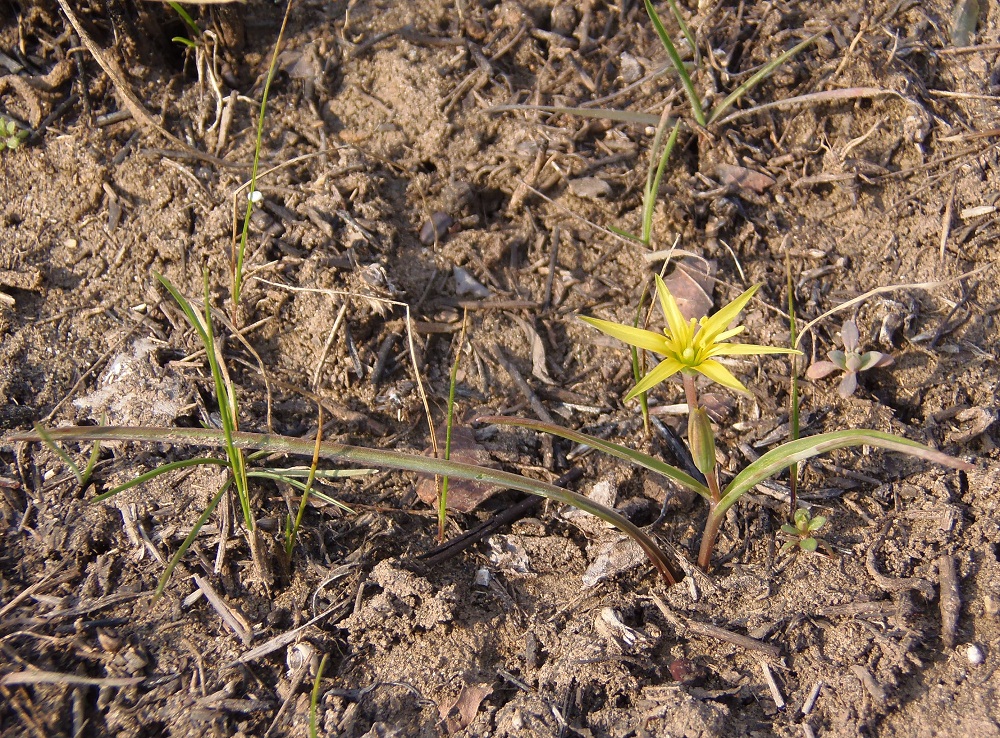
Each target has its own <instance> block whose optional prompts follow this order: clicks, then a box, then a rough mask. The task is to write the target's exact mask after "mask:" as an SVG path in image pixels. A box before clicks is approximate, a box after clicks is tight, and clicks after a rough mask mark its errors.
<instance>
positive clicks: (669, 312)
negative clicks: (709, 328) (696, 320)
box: [654, 274, 694, 347]
mask: <svg viewBox="0 0 1000 738" xmlns="http://www.w3.org/2000/svg"><path fill="white" fill-rule="evenodd" d="M654 277H655V279H656V294H657V295H658V296H659V298H660V307H661V308H663V317H665V318H666V319H667V326H668V327H669V328H670V335H671V336H672V337H673V338H674V340H675V341H676V342H678V343H679V344H680V345H681V346H682V347H683V346H687V345H689V344H690V343H691V339H692V337H693V336H694V328H693V327H692V326H691V324H690V323H688V321H686V320H685V319H684V315H683V314H682V313H681V309H680V308H679V307H677V302H676V301H675V300H674V296H673V295H671V294H670V290H668V289H667V285H666V284H664V283H663V280H662V279H660V275H659V274H656V275H654Z"/></svg>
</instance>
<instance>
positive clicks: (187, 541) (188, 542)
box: [104, 426, 233, 602]
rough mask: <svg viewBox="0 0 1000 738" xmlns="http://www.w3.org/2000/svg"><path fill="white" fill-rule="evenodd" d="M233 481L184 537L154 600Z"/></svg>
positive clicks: (224, 488) (220, 492)
mask: <svg viewBox="0 0 1000 738" xmlns="http://www.w3.org/2000/svg"><path fill="white" fill-rule="evenodd" d="M104 427H106V428H107V427H109V426H104ZM232 483H233V478H232V477H230V478H229V479H227V480H226V482H225V484H223V485H222V487H220V488H219V491H218V492H217V493H216V494H215V497H213V498H212V499H211V501H210V502H209V503H208V505H207V506H206V507H205V509H204V510H203V511H202V513H201V515H199V516H198V520H196V521H195V524H194V527H193V528H192V529H191V532H190V533H188V535H187V538H185V539H184V542H183V543H182V544H181V547H180V548H178V549H177V551H176V553H174V555H173V556H171V557H170V562H169V563H168V564H167V568H166V569H164V570H163V574H161V575H160V581H159V582H158V583H157V585H156V591H155V592H154V593H153V601H154V602H155V601H156V600H158V599H160V596H161V595H162V594H163V590H164V589H166V586H167V582H169V581H170V575H171V574H173V573H174V569H176V568H177V565H178V564H179V563H180V562H181V559H183V558H184V554H186V553H187V550H188V549H189V548H191V544H192V543H194V539H195V538H197V537H198V533H200V532H201V529H202V528H203V527H204V526H205V523H207V522H208V519H209V518H210V517H211V516H212V513H213V512H214V511H215V508H216V507H218V505H219V501H220V500H221V499H222V495H224V494H225V493H226V490H227V489H229V485H231V484H232Z"/></svg>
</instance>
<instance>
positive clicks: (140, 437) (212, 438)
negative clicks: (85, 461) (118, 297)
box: [10, 426, 701, 584]
mask: <svg viewBox="0 0 1000 738" xmlns="http://www.w3.org/2000/svg"><path fill="white" fill-rule="evenodd" d="M48 434H49V436H50V438H52V439H55V440H63V441H66V440H74V441H94V440H104V441H139V442H148V443H170V444H175V445H182V446H211V447H214V448H224V447H225V446H226V444H227V443H230V442H231V443H232V444H234V445H235V446H237V447H239V448H241V449H259V450H262V451H268V452H271V453H286V454H296V455H300V456H310V455H311V454H312V453H313V442H312V441H309V440H304V439H301V438H289V437H288V436H278V435H272V434H264V433H244V432H236V433H234V434H233V436H232V438H231V439H227V438H226V436H225V434H224V433H223V432H222V431H218V430H215V429H213V428H149V427H135V428H122V427H114V426H105V427H81V426H77V427H72V428H58V429H54V430H49V431H48ZM10 438H11V440H13V441H41V440H42V437H41V436H40V435H38V434H37V433H21V434H13V435H11V436H10ZM320 455H321V456H322V457H323V458H327V459H336V460H339V461H343V462H349V463H352V464H364V465H366V466H376V467H380V468H385V469H399V470H402V471H411V472H417V473H420V474H432V475H439V476H444V475H449V476H452V477H456V478H458V479H468V480H470V481H473V482H484V483H486V484H495V485H496V486H498V487H504V488H507V489H516V490H519V491H521V492H527V493H528V494H532V495H538V496H539V497H545V498H548V499H550V500H554V501H555V502H558V503H560V504H563V505H571V506H573V507H575V508H577V509H580V510H583V511H584V512H588V513H590V514H591V515H595V516H597V517H598V518H600V519H601V520H604V521H605V522H607V523H610V524H611V525H613V526H615V527H616V528H618V530H620V531H621V532H622V533H625V534H626V535H627V536H629V537H630V538H632V539H633V540H634V541H635V542H636V543H637V544H639V547H640V548H642V550H643V552H644V553H645V554H646V556H647V557H648V558H649V560H650V561H651V562H652V564H653V566H655V567H656V569H657V571H658V572H659V573H660V576H662V577H663V579H664V581H666V582H667V583H668V584H675V583H676V582H677V578H676V577H675V575H674V573H673V571H674V570H673V567H672V566H671V564H670V561H669V560H668V559H667V557H666V555H665V554H664V553H663V551H662V550H661V549H660V547H659V546H658V545H657V544H656V542H655V541H654V540H653V539H652V538H650V537H649V535H647V534H646V533H645V532H644V531H643V530H642V529H641V528H639V527H638V526H636V525H635V524H634V523H632V522H631V521H630V520H629V519H628V518H626V517H624V516H622V515H621V513H619V512H618V511H616V510H613V509H611V508H609V507H606V506H605V505H601V504H600V503H598V502H595V501H594V500H591V499H590V498H589V497H585V496H584V495H581V494H577V493H576V492H571V491H570V490H567V489H561V488H559V487H556V486H555V485H552V484H548V483H546V482H540V481H538V480H535V479H530V478H528V477H524V476H521V475H520V474H512V473H511V472H505V471H499V470H497V469H489V468H486V467H483V466H476V465H475V464H465V463H462V462H459V461H445V460H444V459H434V458H430V457H427V456H423V455H422V454H416V453H403V452H401V451H388V450H382V449H370V448H363V447H360V446H347V445H344V444H341V443H334V442H332V441H324V442H323V444H322V448H321V449H320ZM678 472H679V470H678ZM679 473H680V474H683V472H679ZM684 476H687V475H684ZM689 478H690V477H689ZM692 481H693V480H692ZM700 486H701V485H699V487H700ZM218 499H221V497H219V498H218ZM216 504H217V500H216ZM206 519H207V518H206Z"/></svg>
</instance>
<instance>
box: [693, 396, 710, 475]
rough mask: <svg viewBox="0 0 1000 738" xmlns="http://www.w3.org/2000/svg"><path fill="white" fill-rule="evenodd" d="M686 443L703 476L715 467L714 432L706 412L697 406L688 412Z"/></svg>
mask: <svg viewBox="0 0 1000 738" xmlns="http://www.w3.org/2000/svg"><path fill="white" fill-rule="evenodd" d="M688 445H689V446H690V447H691V456H692V457H693V458H694V465H695V466H696V467H697V468H698V471H700V472H701V473H702V474H704V475H705V476H708V475H709V474H711V473H712V472H713V470H714V469H715V434H714V433H713V432H712V421H711V420H709V419H708V413H706V412H705V410H704V409H702V408H700V407H697V408H694V409H693V410H691V411H690V413H689V414H688Z"/></svg>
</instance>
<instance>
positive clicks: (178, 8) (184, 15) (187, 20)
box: [167, 2, 201, 41]
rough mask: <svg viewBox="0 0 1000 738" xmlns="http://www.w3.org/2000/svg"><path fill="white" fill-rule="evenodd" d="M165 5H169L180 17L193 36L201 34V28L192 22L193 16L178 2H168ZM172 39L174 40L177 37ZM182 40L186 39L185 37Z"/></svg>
mask: <svg viewBox="0 0 1000 738" xmlns="http://www.w3.org/2000/svg"><path fill="white" fill-rule="evenodd" d="M167 5H169V6H170V7H171V9H172V10H173V11H174V12H175V13H177V15H179V16H180V17H181V20H182V21H184V24H185V25H186V26H187V27H188V28H190V29H191V33H192V34H193V35H194V37H195V38H198V37H199V36H201V29H200V28H198V24H197V23H195V22H194V18H192V17H191V14H190V13H188V12H187V11H186V10H185V9H184V7H183V6H182V5H181V4H180V3H175V2H168V3H167ZM174 40H175V41H176V40H178V39H174ZM183 40H184V41H187V39H183Z"/></svg>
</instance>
